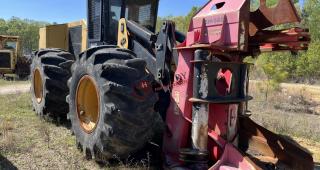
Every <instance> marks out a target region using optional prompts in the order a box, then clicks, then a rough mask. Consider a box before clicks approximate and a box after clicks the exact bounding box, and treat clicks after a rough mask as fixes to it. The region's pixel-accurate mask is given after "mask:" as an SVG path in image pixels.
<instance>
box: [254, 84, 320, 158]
mask: <svg viewBox="0 0 320 170" xmlns="http://www.w3.org/2000/svg"><path fill="white" fill-rule="evenodd" d="M288 87H289V88H288ZM314 89H316V87H315V88H312V90H314ZM250 91H251V92H250V93H251V95H252V96H253V97H254V100H253V101H251V102H249V110H250V111H252V119H254V120H255V121H256V122H257V123H259V124H261V125H262V126H264V127H266V128H268V129H270V130H272V131H274V132H276V133H279V134H282V135H285V136H290V137H292V138H293V139H298V140H297V142H298V143H299V144H301V145H302V146H304V147H306V148H307V149H309V150H310V151H311V152H312V153H313V154H314V159H315V161H316V162H320V150H319V149H318V148H320V142H319V141H320V126H319V123H320V115H319V114H318V111H317V108H319V106H320V101H318V100H317V99H316V97H318V96H315V95H312V94H314V92H313V93H309V90H308V89H307V88H305V86H296V87H294V86H293V85H289V84H285V85H282V89H280V91H273V92H271V93H270V94H269V95H268V96H269V97H268V100H266V98H265V94H264V90H263V84H260V85H259V84H257V83H253V84H251V88H250ZM318 93H320V88H319V91H318Z"/></svg>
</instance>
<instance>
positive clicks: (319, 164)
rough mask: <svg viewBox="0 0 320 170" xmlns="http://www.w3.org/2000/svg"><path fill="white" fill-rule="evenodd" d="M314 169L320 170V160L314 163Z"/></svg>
mask: <svg viewBox="0 0 320 170" xmlns="http://www.w3.org/2000/svg"><path fill="white" fill-rule="evenodd" d="M314 169H315V170H320V163H319V162H316V163H315V164H314Z"/></svg>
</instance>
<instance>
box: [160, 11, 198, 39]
mask: <svg viewBox="0 0 320 170" xmlns="http://www.w3.org/2000/svg"><path fill="white" fill-rule="evenodd" d="M199 9H200V8H199V7H192V8H191V11H190V12H189V13H188V15H187V16H167V17H158V22H157V31H159V30H160V27H161V25H162V23H163V22H164V21H166V20H170V21H174V22H175V24H176V29H177V30H178V31H180V32H182V33H185V34H186V33H187V32H188V29H189V24H190V22H191V19H192V17H193V16H194V15H195V14H196V13H197V11H198V10H199Z"/></svg>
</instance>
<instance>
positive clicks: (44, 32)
mask: <svg viewBox="0 0 320 170" xmlns="http://www.w3.org/2000/svg"><path fill="white" fill-rule="evenodd" d="M39 34H40V39H39V48H40V49H45V48H60V49H63V50H66V51H69V52H71V53H73V54H75V55H77V54H79V53H80V52H82V51H84V50H86V49H87V24H86V21H84V20H81V21H77V22H71V23H66V24H57V25H49V26H46V27H44V28H40V31H39ZM79 35H80V36H79Z"/></svg>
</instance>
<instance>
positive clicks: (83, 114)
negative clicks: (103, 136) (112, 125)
mask: <svg viewBox="0 0 320 170" xmlns="http://www.w3.org/2000/svg"><path fill="white" fill-rule="evenodd" d="M76 106H77V116H78V120H79V121H80V125H81V127H82V129H83V130H84V131H85V132H86V133H92V132H93V131H94V130H95V129H96V127H97V125H98V121H99V117H100V111H99V108H100V101H99V93H98V88H97V86H96V83H95V81H94V80H93V78H91V77H90V76H88V75H86V76H83V77H82V78H81V79H80V81H79V84H78V87H77V91H76Z"/></svg>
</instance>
